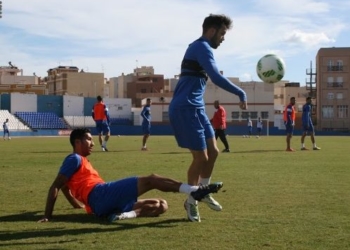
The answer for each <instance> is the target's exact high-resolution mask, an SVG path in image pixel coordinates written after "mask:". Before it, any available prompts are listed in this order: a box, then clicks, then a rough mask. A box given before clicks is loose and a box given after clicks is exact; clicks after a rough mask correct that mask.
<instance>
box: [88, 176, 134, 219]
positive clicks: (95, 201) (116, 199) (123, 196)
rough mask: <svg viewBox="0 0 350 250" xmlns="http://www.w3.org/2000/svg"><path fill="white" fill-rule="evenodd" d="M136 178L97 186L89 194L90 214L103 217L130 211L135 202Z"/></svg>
mask: <svg viewBox="0 0 350 250" xmlns="http://www.w3.org/2000/svg"><path fill="white" fill-rule="evenodd" d="M137 181H138V178H137V177H129V178H125V179H121V180H118V181H113V182H107V183H103V184H97V185H96V186H95V187H94V188H93V189H92V191H91V192H90V194H89V201H88V202H89V205H90V207H91V209H92V212H93V213H94V214H95V215H97V216H99V217H105V216H108V215H110V214H112V213H123V212H129V211H131V210H132V208H133V206H134V204H135V203H136V202H137V197H138V190H137Z"/></svg>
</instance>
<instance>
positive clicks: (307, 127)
mask: <svg viewBox="0 0 350 250" xmlns="http://www.w3.org/2000/svg"><path fill="white" fill-rule="evenodd" d="M303 131H304V132H310V133H314V132H315V130H314V125H312V124H311V125H310V126H303Z"/></svg>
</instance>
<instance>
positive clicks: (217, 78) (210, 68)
mask: <svg viewBox="0 0 350 250" xmlns="http://www.w3.org/2000/svg"><path fill="white" fill-rule="evenodd" d="M197 46H198V48H197V49H198V51H197V53H196V55H197V60H198V62H199V64H200V66H201V67H202V68H203V69H204V70H205V72H206V73H207V74H208V76H209V77H210V79H211V80H212V81H213V83H214V84H216V85H217V86H219V87H220V88H222V89H224V90H226V91H228V92H230V93H232V94H235V95H237V96H238V97H239V99H240V108H241V109H247V108H248V107H247V95H246V93H245V91H244V90H243V89H241V88H240V87H238V86H237V85H235V84H233V83H232V82H231V81H229V80H228V79H227V78H226V77H224V76H223V75H222V74H221V73H220V72H219V70H218V68H217V66H216V62H215V59H214V55H213V53H212V51H211V49H210V47H209V45H206V44H204V43H199V44H198V45H197Z"/></svg>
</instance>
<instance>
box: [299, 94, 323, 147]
mask: <svg viewBox="0 0 350 250" xmlns="http://www.w3.org/2000/svg"><path fill="white" fill-rule="evenodd" d="M311 111H312V100H311V97H310V96H309V97H307V98H306V103H305V104H304V106H303V114H302V122H303V130H304V131H303V135H302V136H301V150H307V148H306V147H305V144H304V140H305V136H306V135H307V134H308V133H310V137H311V142H312V145H313V150H320V149H321V148H319V147H317V146H316V142H315V130H314V125H313V124H312V117H311Z"/></svg>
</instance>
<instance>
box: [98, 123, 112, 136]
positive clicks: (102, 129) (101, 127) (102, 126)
mask: <svg viewBox="0 0 350 250" xmlns="http://www.w3.org/2000/svg"><path fill="white" fill-rule="evenodd" d="M96 130H97V133H98V134H99V135H101V134H103V135H106V134H108V133H109V132H110V128H109V125H108V124H107V121H96Z"/></svg>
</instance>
